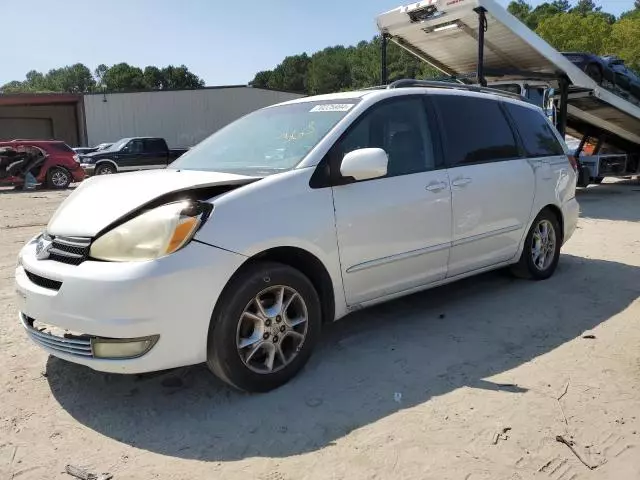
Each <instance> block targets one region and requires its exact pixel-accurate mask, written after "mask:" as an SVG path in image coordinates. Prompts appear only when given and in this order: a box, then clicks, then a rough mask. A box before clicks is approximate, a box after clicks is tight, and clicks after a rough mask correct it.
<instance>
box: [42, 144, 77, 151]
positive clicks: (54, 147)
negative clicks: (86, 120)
mask: <svg viewBox="0 0 640 480" xmlns="http://www.w3.org/2000/svg"><path fill="white" fill-rule="evenodd" d="M48 148H49V149H50V150H52V151H54V152H64V153H75V152H74V151H73V149H72V148H71V147H70V146H69V145H67V144H66V143H50V144H49V146H48Z"/></svg>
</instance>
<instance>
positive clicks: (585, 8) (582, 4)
mask: <svg viewBox="0 0 640 480" xmlns="http://www.w3.org/2000/svg"><path fill="white" fill-rule="evenodd" d="M600 10H602V7H598V6H596V3H595V2H594V1H593V0H578V2H577V3H576V6H575V7H573V8H572V9H571V12H572V13H579V14H580V15H586V14H588V13H592V12H599V11H600Z"/></svg>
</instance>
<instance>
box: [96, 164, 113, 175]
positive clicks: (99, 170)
mask: <svg viewBox="0 0 640 480" xmlns="http://www.w3.org/2000/svg"><path fill="white" fill-rule="evenodd" d="M114 173H116V169H115V168H113V165H111V164H110V163H101V164H99V165H98V166H97V167H96V172H95V174H96V175H113V174H114Z"/></svg>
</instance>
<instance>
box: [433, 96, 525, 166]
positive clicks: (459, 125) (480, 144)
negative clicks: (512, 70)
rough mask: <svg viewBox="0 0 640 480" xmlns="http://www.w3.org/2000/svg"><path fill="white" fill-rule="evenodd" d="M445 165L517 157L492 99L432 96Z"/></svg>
mask: <svg viewBox="0 0 640 480" xmlns="http://www.w3.org/2000/svg"><path fill="white" fill-rule="evenodd" d="M431 98H432V100H433V102H434V103H435V105H436V106H437V108H438V114H439V116H440V119H441V122H440V123H441V126H442V128H443V130H444V131H443V132H442V137H443V140H444V145H445V156H446V159H447V163H448V164H449V166H452V167H455V166H460V165H466V164H473V163H484V162H497V161H501V160H509V159H512V158H519V157H520V154H519V152H518V147H517V144H516V140H515V137H514V135H513V131H512V130H511V127H510V126H509V123H508V122H507V119H506V117H505V115H504V113H503V112H502V109H501V108H500V104H499V103H498V102H497V101H496V100H491V99H485V98H478V97H468V96H464V95H433V96H432V97H431Z"/></svg>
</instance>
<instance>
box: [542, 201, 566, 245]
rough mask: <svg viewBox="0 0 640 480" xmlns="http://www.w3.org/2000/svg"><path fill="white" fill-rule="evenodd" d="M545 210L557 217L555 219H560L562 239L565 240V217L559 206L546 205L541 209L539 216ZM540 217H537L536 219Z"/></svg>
mask: <svg viewBox="0 0 640 480" xmlns="http://www.w3.org/2000/svg"><path fill="white" fill-rule="evenodd" d="M545 210H548V211H550V212H551V213H553V214H554V215H555V217H556V218H557V219H558V223H559V224H560V234H561V235H562V238H563V239H564V215H563V214H562V210H561V209H560V207H558V206H557V205H555V204H553V203H550V204H548V205H545V206H544V207H542V208H541V209H540V212H538V215H540V213H541V212H543V211H545ZM538 215H536V217H537V216H538Z"/></svg>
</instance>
